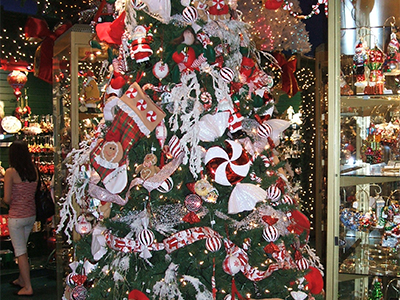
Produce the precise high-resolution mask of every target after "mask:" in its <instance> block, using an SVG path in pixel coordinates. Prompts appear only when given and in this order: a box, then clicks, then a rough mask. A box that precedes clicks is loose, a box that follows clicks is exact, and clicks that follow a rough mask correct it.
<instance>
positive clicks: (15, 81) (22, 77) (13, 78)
mask: <svg viewBox="0 0 400 300" xmlns="http://www.w3.org/2000/svg"><path fill="white" fill-rule="evenodd" d="M27 81H28V77H27V76H26V74H25V73H24V72H21V71H12V72H11V73H10V74H8V76H7V82H8V84H9V85H11V87H12V88H13V89H14V95H15V97H17V101H18V100H19V97H21V94H22V93H21V89H22V88H23V87H24V85H25V83H26V82H27Z"/></svg>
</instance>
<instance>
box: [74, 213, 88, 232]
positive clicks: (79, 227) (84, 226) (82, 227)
mask: <svg viewBox="0 0 400 300" xmlns="http://www.w3.org/2000/svg"><path fill="white" fill-rule="evenodd" d="M75 230H76V232H77V233H79V234H80V235H84V234H88V233H89V232H90V231H91V230H92V224H90V222H88V221H87V220H86V218H85V216H84V215H80V216H79V217H78V223H77V224H76V225H75Z"/></svg>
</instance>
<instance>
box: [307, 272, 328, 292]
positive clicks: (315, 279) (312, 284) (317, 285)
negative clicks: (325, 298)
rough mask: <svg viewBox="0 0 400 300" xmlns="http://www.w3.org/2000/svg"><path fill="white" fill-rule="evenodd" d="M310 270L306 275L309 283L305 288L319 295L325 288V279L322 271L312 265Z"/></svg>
mask: <svg viewBox="0 0 400 300" xmlns="http://www.w3.org/2000/svg"><path fill="white" fill-rule="evenodd" d="M309 270H310V272H308V273H307V275H305V276H304V278H305V279H306V280H307V285H306V286H305V289H306V290H307V291H309V292H310V293H311V294H314V295H318V294H320V293H321V292H322V290H323V288H324V280H323V278H322V275H321V272H320V271H319V270H318V269H317V268H314V267H310V269H309Z"/></svg>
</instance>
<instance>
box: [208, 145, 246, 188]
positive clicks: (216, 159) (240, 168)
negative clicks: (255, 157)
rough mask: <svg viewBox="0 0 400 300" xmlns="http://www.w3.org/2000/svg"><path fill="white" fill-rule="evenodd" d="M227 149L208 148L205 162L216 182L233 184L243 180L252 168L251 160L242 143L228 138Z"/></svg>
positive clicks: (225, 184) (226, 184) (227, 184)
mask: <svg viewBox="0 0 400 300" xmlns="http://www.w3.org/2000/svg"><path fill="white" fill-rule="evenodd" d="M225 148H226V150H225V149H223V148H221V147H219V146H214V147H211V148H210V149H208V151H207V153H206V155H205V158H204V163H205V164H206V168H207V172H208V173H209V174H210V176H211V178H212V179H214V180H215V182H217V183H219V184H221V185H224V186H231V185H233V184H236V183H238V182H240V181H242V180H243V178H245V177H246V176H247V174H248V173H249V170H250V160H249V157H248V156H247V153H246V152H245V151H244V149H243V147H242V145H241V144H239V143H237V142H234V141H231V140H226V141H225Z"/></svg>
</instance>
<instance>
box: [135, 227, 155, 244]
mask: <svg viewBox="0 0 400 300" xmlns="http://www.w3.org/2000/svg"><path fill="white" fill-rule="evenodd" d="M154 239H155V236H154V233H153V232H152V231H151V230H149V229H147V228H145V229H143V230H142V231H141V232H140V233H139V235H138V240H139V243H140V244H141V245H143V246H150V245H151V244H153V242H154Z"/></svg>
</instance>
